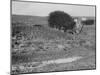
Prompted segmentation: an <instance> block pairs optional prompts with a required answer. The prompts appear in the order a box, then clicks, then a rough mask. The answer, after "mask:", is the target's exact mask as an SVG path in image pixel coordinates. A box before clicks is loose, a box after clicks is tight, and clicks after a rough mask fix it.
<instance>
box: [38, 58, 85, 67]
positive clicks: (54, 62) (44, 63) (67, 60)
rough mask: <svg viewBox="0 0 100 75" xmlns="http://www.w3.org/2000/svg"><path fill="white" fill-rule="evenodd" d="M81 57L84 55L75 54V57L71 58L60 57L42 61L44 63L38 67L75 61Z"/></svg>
mask: <svg viewBox="0 0 100 75" xmlns="http://www.w3.org/2000/svg"><path fill="white" fill-rule="evenodd" d="M81 58H83V57H81V56H73V57H69V58H60V59H55V60H48V61H42V64H40V65H39V66H37V67H36V68H39V67H43V66H46V65H48V64H61V63H70V62H73V61H77V60H79V59H81Z"/></svg>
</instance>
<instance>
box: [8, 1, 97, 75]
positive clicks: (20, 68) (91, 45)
mask: <svg viewBox="0 0 100 75" xmlns="http://www.w3.org/2000/svg"><path fill="white" fill-rule="evenodd" d="M10 8H11V15H10V17H11V32H10V33H11V35H10V36H11V74H12V75H18V74H34V73H50V72H68V71H81V70H95V69H96V6H95V5H81V4H68V3H53V2H36V1H20V0H19V1H17V0H12V1H11V7H10Z"/></svg>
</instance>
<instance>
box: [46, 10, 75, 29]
mask: <svg viewBox="0 0 100 75" xmlns="http://www.w3.org/2000/svg"><path fill="white" fill-rule="evenodd" d="M48 23H49V26H50V27H52V28H57V29H59V30H60V29H63V30H68V29H73V28H74V26H75V22H74V20H73V18H72V17H71V16H70V15H69V14H67V13H65V12H63V11H54V12H51V13H50V14H49V18H48Z"/></svg>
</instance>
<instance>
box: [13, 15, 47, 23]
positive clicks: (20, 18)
mask: <svg viewBox="0 0 100 75" xmlns="http://www.w3.org/2000/svg"><path fill="white" fill-rule="evenodd" d="M12 22H21V23H25V24H28V25H30V24H31V25H32V24H33V25H34V24H42V25H47V24H48V23H47V17H40V16H27V15H12Z"/></svg>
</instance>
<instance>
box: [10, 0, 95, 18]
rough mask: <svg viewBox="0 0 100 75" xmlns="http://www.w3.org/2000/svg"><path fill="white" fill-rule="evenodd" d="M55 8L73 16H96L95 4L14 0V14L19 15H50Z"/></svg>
mask: <svg viewBox="0 0 100 75" xmlns="http://www.w3.org/2000/svg"><path fill="white" fill-rule="evenodd" d="M55 10H61V11H64V12H66V13H68V14H70V15H71V16H95V7H94V6H79V5H67V4H66V5H63V4H48V3H34V2H18V1H13V2H12V14H17V15H32V16H48V14H49V13H50V12H52V11H55Z"/></svg>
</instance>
